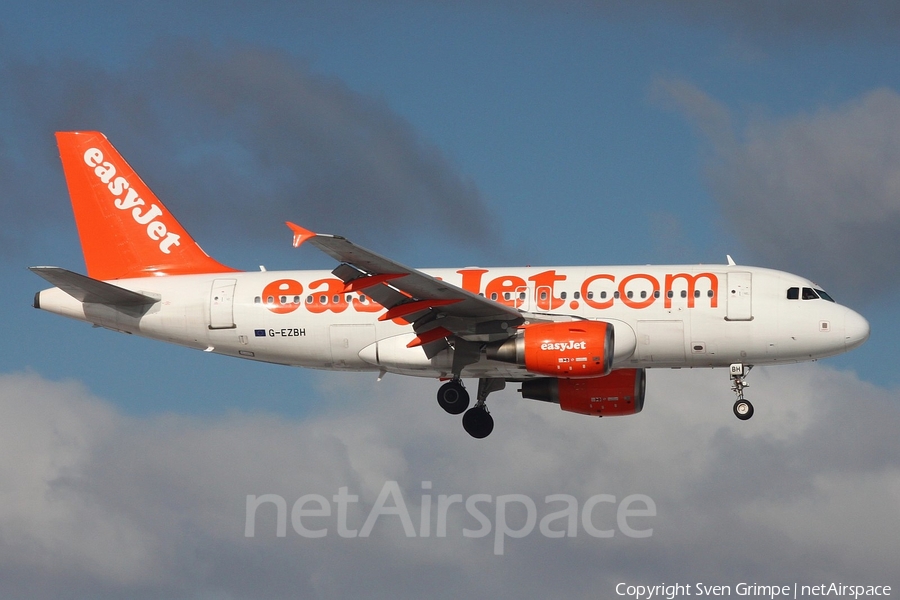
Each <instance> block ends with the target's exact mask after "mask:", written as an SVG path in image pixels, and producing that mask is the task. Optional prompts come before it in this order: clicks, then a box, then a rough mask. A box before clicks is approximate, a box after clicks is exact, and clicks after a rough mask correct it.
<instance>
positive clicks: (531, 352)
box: [487, 321, 615, 378]
mask: <svg viewBox="0 0 900 600" xmlns="http://www.w3.org/2000/svg"><path fill="white" fill-rule="evenodd" d="M614 346H615V336H614V335H613V326H612V325H611V324H610V323H604V322H602V321H566V322H563V323H537V324H535V325H528V326H526V327H524V328H522V329H521V330H520V331H518V332H517V333H516V336H515V337H513V338H510V339H508V340H506V341H504V342H503V343H502V344H500V345H497V346H489V347H488V349H487V357H488V358H489V359H492V360H499V361H503V362H508V363H513V364H517V365H524V366H525V368H526V369H528V370H529V371H531V372H532V373H538V374H540V375H549V376H551V377H563V378H571V377H601V376H603V375H607V374H609V372H610V371H611V370H612V361H613V350H614Z"/></svg>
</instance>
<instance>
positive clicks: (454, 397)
mask: <svg viewBox="0 0 900 600" xmlns="http://www.w3.org/2000/svg"><path fill="white" fill-rule="evenodd" d="M505 387H506V380H504V379H497V378H482V379H479V380H478V395H477V397H476V400H475V406H473V407H472V408H469V392H467V391H466V388H464V387H463V384H462V381H460V380H459V379H451V380H450V381H448V382H447V383H445V384H444V385H442V386H441V387H440V389H439V390H438V394H437V399H438V404H439V405H440V406H441V408H443V409H444V410H445V411H447V412H448V413H450V414H451V415H459V414H462V413H463V412H465V413H466V414H464V415H463V419H462V424H463V429H465V430H466V433H468V434H469V435H471V436H472V437H473V438H478V439H481V438H486V437H487V436H489V435H490V434H491V432H492V431H493V430H494V418H493V417H492V416H491V413H489V412H488V409H487V404H485V401H486V400H487V397H488V394H490V393H491V392H496V391H499V390H502V389H503V388H505ZM467 408H469V410H466V409H467Z"/></svg>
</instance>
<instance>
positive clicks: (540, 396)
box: [521, 369, 645, 417]
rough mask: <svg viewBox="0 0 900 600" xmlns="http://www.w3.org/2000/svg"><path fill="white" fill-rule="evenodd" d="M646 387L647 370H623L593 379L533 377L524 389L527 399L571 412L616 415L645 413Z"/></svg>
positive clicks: (523, 394)
mask: <svg viewBox="0 0 900 600" xmlns="http://www.w3.org/2000/svg"><path fill="white" fill-rule="evenodd" d="M644 388H645V379H644V369H620V370H618V371H613V372H612V373H610V374H609V375H607V376H606V377H595V378H593V379H557V378H555V377H547V378H541V379H530V380H528V381H524V382H523V383H522V390H521V392H522V396H523V397H524V398H531V399H533V400H543V401H544V402H555V403H557V404H559V407H560V408H561V409H563V410H567V411H570V412H576V413H580V414H582V415H593V416H597V417H616V416H620V415H633V414H635V413H639V412H641V409H643V408H644Z"/></svg>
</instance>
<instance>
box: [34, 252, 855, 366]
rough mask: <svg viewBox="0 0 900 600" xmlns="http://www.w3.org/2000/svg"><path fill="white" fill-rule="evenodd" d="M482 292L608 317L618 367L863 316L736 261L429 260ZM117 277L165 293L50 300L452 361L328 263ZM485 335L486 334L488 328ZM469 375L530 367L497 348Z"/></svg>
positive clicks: (165, 337)
mask: <svg viewBox="0 0 900 600" xmlns="http://www.w3.org/2000/svg"><path fill="white" fill-rule="evenodd" d="M424 271H425V272H426V273H428V274H430V275H432V276H434V277H436V278H439V279H442V280H444V281H447V282H449V283H452V284H454V285H456V286H459V287H462V288H464V289H466V290H468V291H470V292H474V293H478V294H482V295H484V296H485V297H486V298H489V299H492V300H495V301H497V302H500V303H503V304H506V305H508V306H513V307H515V308H517V309H519V310H521V311H523V313H524V314H525V316H526V318H527V317H528V316H529V314H531V315H534V316H535V317H536V318H541V319H546V318H547V315H556V316H558V317H555V318H560V319H565V318H571V317H575V318H579V319H590V320H600V321H606V322H609V323H612V324H613V326H614V331H615V354H614V364H613V366H614V368H623V367H722V366H728V365H730V364H733V363H742V364H751V365H763V364H774V363H791V362H799V361H807V360H813V359H817V358H821V357H825V356H830V355H833V354H838V353H841V352H845V351H847V350H849V349H851V348H853V347H855V346H857V345H859V344H861V343H862V342H863V341H864V340H865V338H866V336H867V335H868V324H867V323H866V321H865V319H863V318H862V317H861V316H859V315H858V314H857V313H855V312H854V311H852V310H850V309H848V308H846V307H844V306H841V305H839V304H836V303H834V302H829V301H827V300H825V299H822V298H814V299H809V300H804V299H802V298H797V299H789V298H788V293H787V291H788V289H789V288H792V287H795V288H801V289H803V288H810V289H813V288H815V287H816V286H814V285H813V284H812V283H811V282H810V281H808V280H806V279H803V278H801V277H797V276H795V275H791V274H789V273H784V272H780V271H774V270H770V269H762V268H756V267H744V266H734V265H729V266H725V265H675V266H646V267H530V268H492V269H481V268H475V267H470V268H466V269H426V270H424ZM113 283H114V284H115V285H116V286H119V287H123V288H126V289H129V290H133V291H137V292H140V293H144V294H147V295H150V296H153V297H154V298H156V297H158V298H159V301H158V302H157V303H155V304H153V305H152V306H150V307H149V309H147V308H146V307H145V309H144V310H142V311H135V310H129V309H127V308H113V307H110V306H106V305H103V304H92V303H82V302H79V301H78V300H76V299H75V298H73V297H72V296H70V295H68V294H67V293H65V292H63V291H62V290H60V289H58V288H52V289H48V290H44V291H43V292H40V293H39V295H38V297H37V298H36V305H37V306H39V307H40V308H42V309H45V310H48V311H51V312H55V313H58V314H62V315H64V316H68V317H72V318H75V319H79V320H83V321H88V322H90V323H94V324H96V325H99V326H102V327H107V328H110V329H114V330H118V331H124V332H128V333H132V334H135V335H140V336H144V337H149V338H153V339H158V340H162V341H166V342H173V343H176V344H181V345H184V346H189V347H192V348H198V349H203V350H208V351H211V352H216V353H219V354H225V355H228V356H235V357H239V358H248V359H251V360H258V361H265V362H271V363H278V364H285V365H294V366H303V367H311V368H319V369H334V370H351V371H362V370H372V371H386V372H395V373H403V374H407V375H416V376H422V377H447V376H449V375H450V369H451V363H452V354H451V353H452V350H451V349H446V350H443V351H441V352H439V353H438V354H437V355H436V356H433V357H431V358H428V357H426V354H425V352H424V350H423V349H422V348H421V347H413V348H408V347H407V345H408V344H409V342H410V341H412V340H413V339H414V337H415V333H413V330H412V327H411V325H409V324H408V323H405V322H402V321H397V320H395V321H379V320H378V317H379V316H380V315H382V314H383V313H384V309H383V308H382V307H380V306H378V305H376V304H373V303H372V301H371V300H369V299H368V298H365V291H364V290H363V291H362V292H354V293H349V294H346V293H343V292H342V290H343V286H344V284H343V283H342V282H341V281H340V280H338V279H337V278H336V277H335V276H334V275H332V274H331V273H330V272H328V271H280V272H274V271H270V272H266V271H260V272H239V273H223V274H218V275H216V274H209V275H178V276H167V277H146V278H140V279H124V280H116V281H114V282H113ZM483 341H485V342H487V341H490V340H489V339H487V338H485V339H484V340H483ZM461 375H462V376H463V377H503V378H509V379H516V378H527V377H529V376H531V374H529V373H528V372H527V371H526V370H525V367H524V366H518V365H514V364H506V363H501V362H497V361H492V360H488V359H487V358H486V357H484V356H482V358H481V359H480V360H479V361H478V362H476V363H474V364H469V365H467V366H466V367H465V368H464V370H463V371H462V373H461Z"/></svg>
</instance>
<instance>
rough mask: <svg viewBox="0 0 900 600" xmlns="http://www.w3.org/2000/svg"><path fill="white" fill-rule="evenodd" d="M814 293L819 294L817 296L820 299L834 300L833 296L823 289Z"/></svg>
mask: <svg viewBox="0 0 900 600" xmlns="http://www.w3.org/2000/svg"><path fill="white" fill-rule="evenodd" d="M816 293H817V294H818V295H819V298H821V299H822V300H828V301H829V302H834V298H832V297H831V296H829V295H828V294H826V293H825V292H824V291H823V290H818V289H817V290H816Z"/></svg>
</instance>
